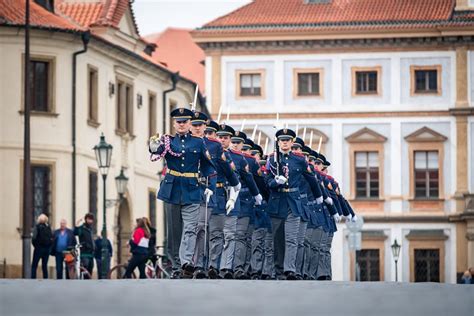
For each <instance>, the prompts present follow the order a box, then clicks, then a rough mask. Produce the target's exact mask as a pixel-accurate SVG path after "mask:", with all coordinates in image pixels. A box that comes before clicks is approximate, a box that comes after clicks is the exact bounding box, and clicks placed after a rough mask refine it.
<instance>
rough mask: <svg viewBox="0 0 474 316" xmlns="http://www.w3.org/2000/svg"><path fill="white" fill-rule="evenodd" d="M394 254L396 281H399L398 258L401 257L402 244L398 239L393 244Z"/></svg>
mask: <svg viewBox="0 0 474 316" xmlns="http://www.w3.org/2000/svg"><path fill="white" fill-rule="evenodd" d="M391 247H392V255H393V260H395V282H398V265H397V264H398V258H399V257H400V248H401V247H402V246H401V245H399V244H398V242H397V239H395V241H394V242H393V244H392V246H391Z"/></svg>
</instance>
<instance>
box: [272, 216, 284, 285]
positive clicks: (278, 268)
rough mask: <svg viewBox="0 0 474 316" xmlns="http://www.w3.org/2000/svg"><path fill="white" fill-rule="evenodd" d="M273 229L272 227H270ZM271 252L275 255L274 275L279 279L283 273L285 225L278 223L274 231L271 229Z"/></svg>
mask: <svg viewBox="0 0 474 316" xmlns="http://www.w3.org/2000/svg"><path fill="white" fill-rule="evenodd" d="M272 230H273V229H272ZM273 253H274V256H275V263H274V271H273V272H274V275H272V276H274V277H276V278H277V279H279V278H280V277H281V276H282V275H283V260H284V258H285V225H280V227H278V228H277V230H276V233H275V231H274V230H273Z"/></svg>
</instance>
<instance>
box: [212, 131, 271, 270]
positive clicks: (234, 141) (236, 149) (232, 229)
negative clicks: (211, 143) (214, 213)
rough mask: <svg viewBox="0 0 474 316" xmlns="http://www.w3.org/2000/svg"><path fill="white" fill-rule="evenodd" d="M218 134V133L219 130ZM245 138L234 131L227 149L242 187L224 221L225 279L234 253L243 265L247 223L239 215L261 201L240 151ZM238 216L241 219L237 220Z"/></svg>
mask: <svg viewBox="0 0 474 316" xmlns="http://www.w3.org/2000/svg"><path fill="white" fill-rule="evenodd" d="M218 135H220V131H219V132H218ZM245 138H246V135H245V133H243V132H239V131H235V132H234V134H233V135H232V137H231V146H230V147H231V149H230V150H229V153H230V156H231V158H232V161H233V162H234V164H235V167H236V171H237V174H238V175H239V179H240V183H241V186H242V187H241V189H240V191H239V196H238V201H237V202H236V204H237V203H238V204H239V208H238V211H237V212H230V213H228V214H227V217H226V219H225V223H224V239H225V245H224V251H223V253H222V260H221V267H220V268H221V275H222V276H223V277H224V278H226V279H231V278H234V274H233V273H234V260H235V258H236V257H235V256H236V254H237V255H238V256H239V259H240V258H242V257H243V258H244V259H243V263H241V262H242V260H240V261H239V259H237V265H238V267H239V268H240V266H241V265H242V267H243V265H244V264H245V255H246V243H247V240H246V232H247V225H248V224H247V225H245V223H243V220H242V218H243V217H241V216H242V215H244V214H251V212H252V210H253V205H254V204H256V205H260V204H261V202H262V196H261V195H260V193H259V191H258V188H257V185H256V184H255V181H254V179H253V176H252V173H251V171H250V167H249V165H248V162H247V160H246V158H245V156H244V155H243V154H242V151H241V150H242V146H243V144H244V141H245ZM239 217H240V218H241V221H239ZM239 222H240V224H239V235H237V224H238V223H239Z"/></svg>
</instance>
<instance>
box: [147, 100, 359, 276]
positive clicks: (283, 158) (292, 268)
mask: <svg viewBox="0 0 474 316" xmlns="http://www.w3.org/2000/svg"><path fill="white" fill-rule="evenodd" d="M171 116H172V117H173V119H174V128H175V130H176V134H175V135H162V136H161V137H160V136H159V135H155V136H152V137H151V138H150V142H149V151H150V154H151V156H150V157H151V159H152V160H153V161H157V160H160V159H164V163H165V168H164V171H163V173H164V179H163V180H162V182H161V185H160V189H159V191H158V199H160V200H162V201H163V202H164V208H165V217H166V227H167V229H166V240H167V245H166V251H167V255H168V256H169V258H170V259H171V262H172V269H173V273H172V277H173V278H196V279H203V278H209V279H221V278H223V279H254V280H259V279H261V280H271V279H277V280H282V279H284V280H331V279H332V274H331V245H332V240H333V236H334V233H335V232H336V231H337V226H336V224H337V223H338V222H340V221H341V220H343V219H345V221H355V220H356V215H355V213H354V211H353V209H352V208H351V206H350V204H349V203H348V201H347V200H346V199H345V198H344V196H343V195H342V194H341V192H340V187H339V185H338V183H337V181H336V180H335V179H334V178H332V177H331V176H330V175H329V174H328V167H329V166H330V165H331V164H330V162H329V161H328V160H327V159H326V157H325V156H324V155H323V154H321V153H319V152H317V151H315V150H313V149H312V148H310V147H309V146H307V145H306V144H305V142H304V141H303V139H301V138H299V137H297V135H296V133H295V131H293V130H291V129H289V128H281V129H278V128H276V133H275V146H274V148H273V150H272V152H271V153H269V154H268V155H267V154H266V153H265V152H264V149H263V148H262V147H261V146H260V145H258V144H256V143H255V142H254V140H252V139H250V137H248V135H246V134H245V133H244V132H243V131H242V130H243V126H242V128H241V130H236V129H234V128H233V127H231V126H230V125H227V124H219V123H217V122H215V121H211V120H209V118H208V117H207V116H206V115H205V114H204V113H202V112H198V111H194V110H190V109H187V108H178V109H175V110H174V111H172V113H171ZM218 120H219V119H218ZM265 147H267V146H265ZM265 150H266V149H265ZM318 150H319V149H318Z"/></svg>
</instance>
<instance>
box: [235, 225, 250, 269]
mask: <svg viewBox="0 0 474 316" xmlns="http://www.w3.org/2000/svg"><path fill="white" fill-rule="evenodd" d="M249 223H250V217H241V218H237V225H236V230H235V254H234V270H235V272H237V271H239V272H245V263H246V262H247V237H248V228H249Z"/></svg>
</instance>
